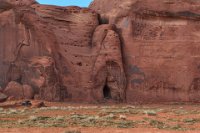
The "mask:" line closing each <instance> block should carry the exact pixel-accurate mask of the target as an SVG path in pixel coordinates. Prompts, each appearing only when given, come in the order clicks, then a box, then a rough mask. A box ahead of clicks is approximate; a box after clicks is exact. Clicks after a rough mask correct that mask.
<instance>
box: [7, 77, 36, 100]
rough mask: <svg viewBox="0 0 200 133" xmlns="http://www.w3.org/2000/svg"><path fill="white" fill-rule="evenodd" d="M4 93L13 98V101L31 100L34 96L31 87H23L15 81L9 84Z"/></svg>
mask: <svg viewBox="0 0 200 133" xmlns="http://www.w3.org/2000/svg"><path fill="white" fill-rule="evenodd" d="M4 93H5V94H6V95H7V96H9V97H12V99H31V98H33V96H34V91H33V89H32V87H31V86H29V85H21V84H19V83H17V82H15V81H11V82H9V83H8V85H7V86H6V88H5V90H4Z"/></svg>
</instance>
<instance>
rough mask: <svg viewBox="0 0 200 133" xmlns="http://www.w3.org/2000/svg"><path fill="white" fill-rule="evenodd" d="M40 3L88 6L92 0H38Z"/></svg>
mask: <svg viewBox="0 0 200 133" xmlns="http://www.w3.org/2000/svg"><path fill="white" fill-rule="evenodd" d="M37 1H38V2H39V3H40V4H48V5H58V6H80V7H88V6H89V4H90V2H92V0H37Z"/></svg>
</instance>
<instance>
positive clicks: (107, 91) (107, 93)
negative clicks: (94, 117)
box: [103, 84, 112, 99]
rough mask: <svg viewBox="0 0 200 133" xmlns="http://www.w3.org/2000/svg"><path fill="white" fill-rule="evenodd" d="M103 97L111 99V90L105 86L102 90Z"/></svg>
mask: <svg viewBox="0 0 200 133" xmlns="http://www.w3.org/2000/svg"><path fill="white" fill-rule="evenodd" d="M103 96H104V99H112V96H111V90H110V88H109V87H108V85H107V84H106V85H105V86H104V88H103Z"/></svg>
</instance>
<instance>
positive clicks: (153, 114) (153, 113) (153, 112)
mask: <svg viewBox="0 0 200 133" xmlns="http://www.w3.org/2000/svg"><path fill="white" fill-rule="evenodd" d="M144 113H145V114H147V115H149V116H156V115H157V113H156V111H154V110H145V111H144Z"/></svg>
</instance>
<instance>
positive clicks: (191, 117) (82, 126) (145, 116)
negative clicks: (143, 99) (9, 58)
mask: <svg viewBox="0 0 200 133" xmlns="http://www.w3.org/2000/svg"><path fill="white" fill-rule="evenodd" d="M31 102H32V104H33V106H30V107H24V106H21V105H20V103H21V101H8V102H5V103H0V133H182V132H185V133H199V132H200V104H196V103H195V104H194V103H166V104H147V105H138V104H136V105H127V104H81V105H80V104H75V103H50V102H45V107H40V108H38V107H36V106H35V107H34V105H37V103H40V101H31Z"/></svg>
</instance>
